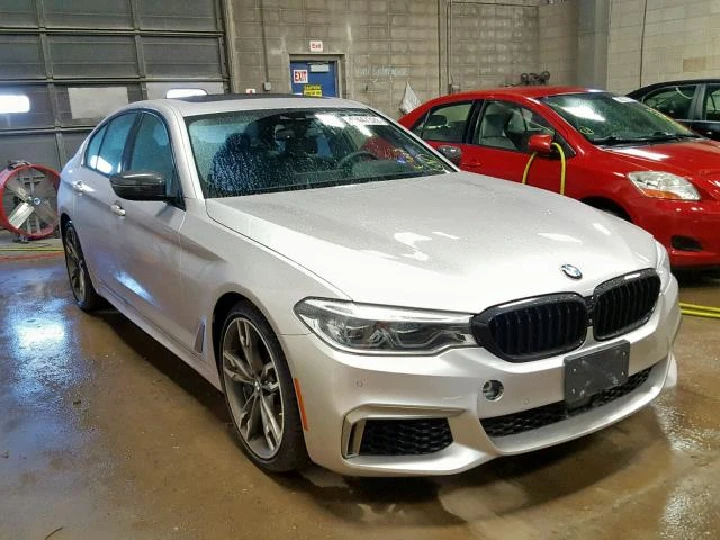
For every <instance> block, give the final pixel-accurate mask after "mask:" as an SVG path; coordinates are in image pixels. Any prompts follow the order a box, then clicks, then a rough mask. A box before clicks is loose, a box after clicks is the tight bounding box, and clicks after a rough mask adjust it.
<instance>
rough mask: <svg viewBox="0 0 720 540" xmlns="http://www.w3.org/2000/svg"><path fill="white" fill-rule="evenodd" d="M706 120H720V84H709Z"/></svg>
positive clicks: (706, 100)
mask: <svg viewBox="0 0 720 540" xmlns="http://www.w3.org/2000/svg"><path fill="white" fill-rule="evenodd" d="M704 110H705V120H710V121H711V122H720V86H708V87H707V91H706V93H705V107H704Z"/></svg>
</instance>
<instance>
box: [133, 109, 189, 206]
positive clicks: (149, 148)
mask: <svg viewBox="0 0 720 540" xmlns="http://www.w3.org/2000/svg"><path fill="white" fill-rule="evenodd" d="M130 170H131V171H136V172H140V171H147V172H156V173H159V174H161V175H162V176H163V178H165V182H166V183H167V187H168V195H170V196H175V197H177V196H179V195H180V193H181V192H180V186H179V184H178V181H177V175H176V174H175V162H174V160H173V154H172V147H171V146H170V134H169V133H168V130H167V128H166V127H165V124H163V122H162V120H160V119H159V118H158V117H157V116H155V115H153V114H143V116H142V119H141V120H140V128H139V129H138V130H137V134H136V135H135V143H134V144H133V151H132V155H131V156H130Z"/></svg>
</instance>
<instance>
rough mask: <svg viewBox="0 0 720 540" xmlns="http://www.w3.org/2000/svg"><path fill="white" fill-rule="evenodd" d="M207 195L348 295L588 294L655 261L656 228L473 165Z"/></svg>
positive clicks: (470, 300) (363, 298)
mask: <svg viewBox="0 0 720 540" xmlns="http://www.w3.org/2000/svg"><path fill="white" fill-rule="evenodd" d="M206 204H207V212H208V214H209V216H210V217H211V218H212V219H213V220H215V221H217V222H218V223H220V224H222V225H224V226H226V227H229V228H230V229H233V230H234V231H236V232H238V233H239V234H242V235H244V236H247V237H249V238H251V239H253V240H254V241H256V242H259V243H260V244H263V245H264V246H266V247H268V248H270V249H271V250H274V251H275V252H277V253H279V254H281V255H282V256H284V257H285V258H287V259H291V260H292V261H294V262H295V263H297V264H299V265H301V266H303V267H304V268H305V269H307V270H309V271H310V272H312V273H314V274H315V275H317V276H318V277H320V278H322V279H323V280H325V281H327V282H329V283H331V284H332V285H334V286H335V287H336V288H338V289H340V290H341V291H343V292H344V293H345V294H346V295H347V296H348V297H349V298H350V299H352V300H354V301H356V302H367V303H374V304H387V305H398V306H411V307H418V308H434V309H444V310H451V311H461V312H469V313H473V312H478V311H480V310H482V309H483V308H485V307H487V306H490V305H494V304H498V303H502V302H506V301H509V300H513V299H517V298H523V297H528V296H534V295H540V294H547V293H552V292H559V291H576V292H579V293H581V294H583V295H587V294H590V293H591V292H592V290H593V288H594V287H595V286H596V285H597V284H599V283H600V282H602V281H604V280H607V279H609V278H612V277H615V276H618V275H621V274H624V273H627V272H632V271H634V270H638V269H641V268H648V267H654V266H655V265H656V259H657V251H656V249H655V245H654V241H653V240H652V237H651V236H650V235H648V234H647V233H645V232H644V231H642V230H640V229H638V228H637V227H635V226H632V225H629V224H627V223H625V222H623V221H621V220H620V219H618V218H615V217H613V216H609V215H606V214H603V213H601V212H599V211H597V210H594V209H592V208H589V207H587V206H585V205H582V204H581V203H579V202H577V201H574V200H572V199H568V198H565V197H560V196H558V195H554V194H552V193H549V192H547V191H543V190H539V189H535V188H530V187H527V186H521V185H519V184H514V183H511V182H507V181H504V180H497V179H494V178H488V177H485V176H480V175H476V174H472V173H449V174H442V175H437V176H431V177H425V178H415V179H407V180H392V181H385V182H370V183H364V184H356V185H351V186H342V187H331V188H320V189H309V190H301V191H287V192H282V193H273V194H264V195H253V196H246V197H233V198H225V199H209V200H208V201H207V203H206ZM563 264H572V265H574V266H576V267H577V268H579V269H580V270H581V271H582V272H583V278H582V279H580V280H571V279H570V278H568V277H567V276H565V275H564V273H563V272H562V271H561V269H560V267H561V266H562V265H563ZM271 279H272V277H271V276H268V280H271ZM298 295H299V296H300V297H302V295H303V293H302V291H298Z"/></svg>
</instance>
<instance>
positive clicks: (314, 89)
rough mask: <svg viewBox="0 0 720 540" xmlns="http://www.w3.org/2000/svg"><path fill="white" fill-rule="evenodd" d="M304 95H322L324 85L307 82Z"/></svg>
mask: <svg viewBox="0 0 720 540" xmlns="http://www.w3.org/2000/svg"><path fill="white" fill-rule="evenodd" d="M303 96H308V97H322V86H321V85H319V84H306V85H305V86H303Z"/></svg>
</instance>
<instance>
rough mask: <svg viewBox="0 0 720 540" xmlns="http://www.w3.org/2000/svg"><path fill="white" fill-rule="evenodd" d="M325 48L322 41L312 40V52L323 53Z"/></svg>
mask: <svg viewBox="0 0 720 540" xmlns="http://www.w3.org/2000/svg"><path fill="white" fill-rule="evenodd" d="M324 50H325V46H324V45H323V42H322V41H311V42H310V52H314V53H321V52H323V51H324Z"/></svg>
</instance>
